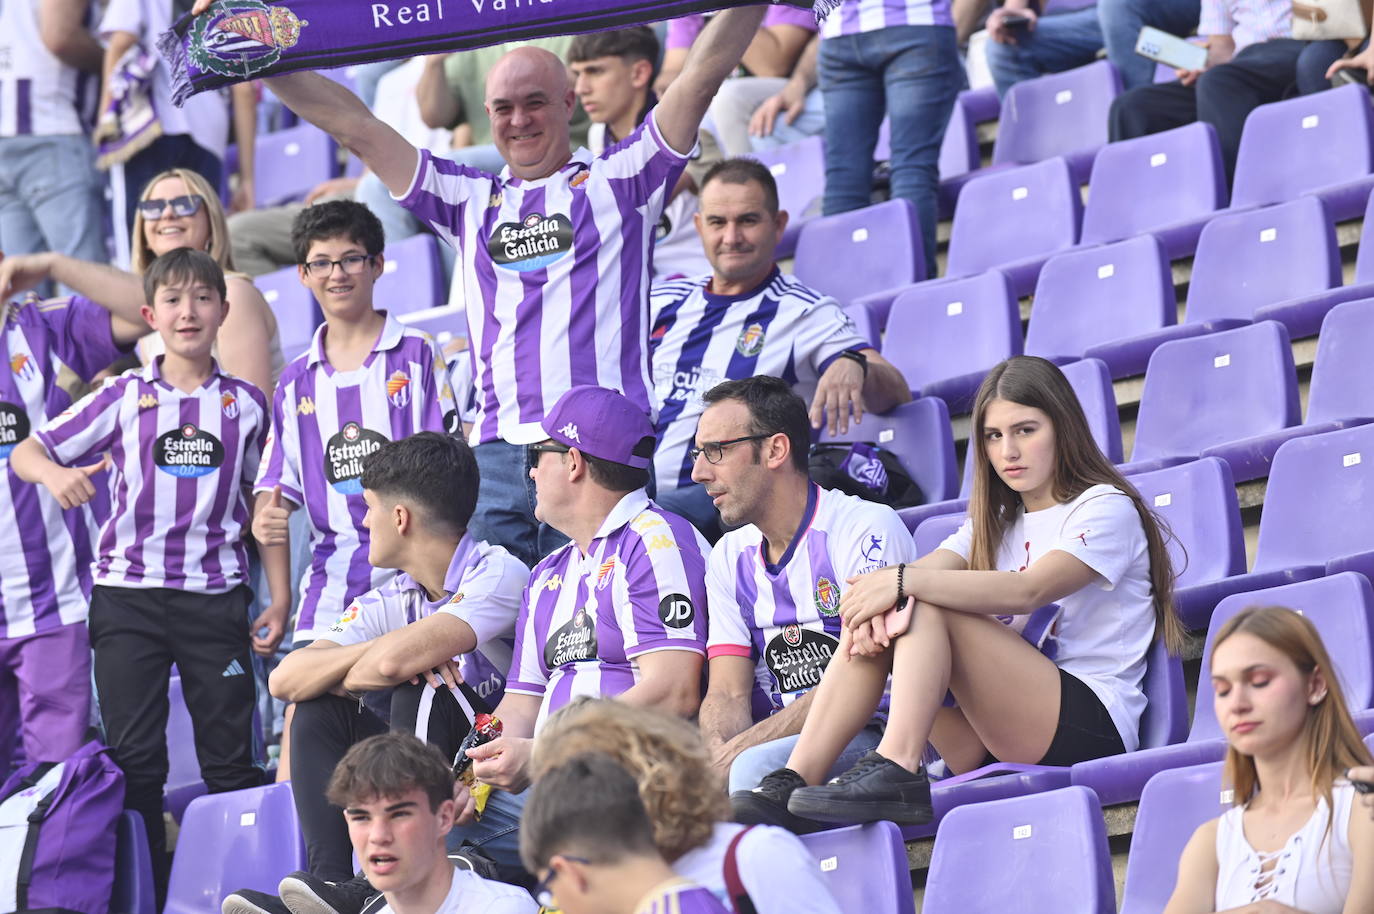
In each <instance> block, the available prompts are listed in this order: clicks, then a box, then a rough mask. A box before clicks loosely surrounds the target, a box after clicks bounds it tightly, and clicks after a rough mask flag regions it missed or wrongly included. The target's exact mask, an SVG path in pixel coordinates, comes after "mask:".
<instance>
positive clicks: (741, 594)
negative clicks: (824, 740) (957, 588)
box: [706, 484, 916, 721]
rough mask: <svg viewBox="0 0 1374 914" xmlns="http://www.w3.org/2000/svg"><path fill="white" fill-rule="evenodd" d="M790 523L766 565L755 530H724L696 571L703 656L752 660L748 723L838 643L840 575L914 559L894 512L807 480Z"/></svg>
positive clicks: (800, 684)
mask: <svg viewBox="0 0 1374 914" xmlns="http://www.w3.org/2000/svg"><path fill="white" fill-rule="evenodd" d="M800 529H801V532H800V533H798V534H797V536H796V537H794V538H793V539H792V543H791V545H789V546H788V547H787V551H786V552H785V553H783V555H782V559H781V560H780V561H779V562H778V563H777V564H776V565H769V564H768V562H767V554H766V551H765V548H766V547H765V544H764V541H763V533H762V532H761V531H760V530H759V528H758V527H757V526H755V525H753V524H750V525H749V526H747V527H741V528H740V529H738V530H732V531H730V532H729V533H727V534H725V536H724V537H722V538H721V540H720V542H718V543H716V546H715V549H713V550H712V551H711V562H710V565H709V566H708V568H707V571H706V590H707V594H708V599H709V600H710V603H711V638H710V646H709V648H708V651H707V656H708V657H720V656H731V657H749V658H752V659H753V660H754V661H755V662H756V666H755V672H754V693H753V695H752V697H751V700H750V706H751V709H752V711H753V715H754V720H755V721H760V720H763V719H764V718H765V717H768V716H769V715H770V714H773V713H775V712H777V711H780V710H782V709H783V708H784V707H786V706H787V705H789V704H791V703H792V702H793V701H795V700H797V699H798V698H800V697H801V696H802V695H804V694H805V693H806V692H808V691H809V690H810V689H811V688H812V687H814V686H815V685H816V684H817V683H819V682H820V681H821V674H822V673H823V672H824V671H825V667H826V665H827V664H828V663H829V662H830V658H831V656H832V655H833V654H834V652H835V650H836V648H837V647H838V646H839V643H840V628H841V622H840V594H841V593H842V592H843V591H844V587H845V581H846V580H848V579H849V578H851V577H853V576H854V575H856V574H863V573H864V572H866V571H872V570H874V569H875V568H883V567H885V566H887V565H891V564H892V563H894V562H914V561H915V560H916V544H915V543H914V542H913V541H912V539H911V534H910V533H909V532H908V531H907V529H906V525H905V524H903V523H902V520H901V518H900V517H898V516H897V512H896V511H894V510H892V509H891V508H889V507H888V506H886V505H880V504H877V503H875V502H871V501H864V500H863V499H862V498H857V497H855V496H853V495H845V494H844V493H843V492H836V491H834V490H832V489H822V488H821V487H820V486H817V485H814V484H813V485H812V486H811V488H810V494H809V495H808V496H807V499H806V511H805V513H804V514H803V515H802V522H801V527H800Z"/></svg>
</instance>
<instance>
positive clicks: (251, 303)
mask: <svg viewBox="0 0 1374 914" xmlns="http://www.w3.org/2000/svg"><path fill="white" fill-rule="evenodd" d="M185 247H189V248H195V249H196V250H200V251H206V252H208V253H209V254H210V256H211V257H213V258H215V261H216V262H217V263H218V264H219V265H220V267H221V268H222V269H223V270H224V271H225V282H226V285H227V286H228V301H229V303H230V305H231V307H230V308H229V314H228V316H227V317H226V318H225V320H224V325H223V327H221V328H220V333H219V341H218V343H217V344H216V350H215V354H216V357H217V358H218V359H219V362H220V365H221V367H223V368H224V370H225V371H227V372H228V373H229V374H232V375H236V376H237V377H240V378H243V379H244V380H245V381H249V382H250V383H252V384H254V385H256V386H257V387H258V389H260V390H261V391H262V392H263V393H264V394H266V395H267V396H268V397H269V398H270V397H271V395H272V390H273V388H274V387H275V385H276V379H277V375H279V374H280V373H281V369H282V364H283V359H282V352H281V344H280V343H279V342H278V340H277V320H276V317H275V316H274V315H273V314H272V309H271V308H269V307H268V305H267V301H266V300H265V299H264V298H263V297H262V293H261V292H259V291H258V290H257V288H256V287H255V286H254V285H253V281H252V280H251V279H250V278H249V277H248V276H246V275H244V274H242V273H236V272H233V258H232V256H231V254H230V246H229V230H228V228H227V226H226V224H225V218H224V209H223V207H222V206H221V205H220V201H219V196H218V195H217V194H216V193H215V191H214V190H213V188H211V187H210V185H209V183H208V182H207V181H206V180H205V179H204V178H203V177H201V176H200V175H199V174H197V173H196V172H194V171H190V170H188V169H185V168H173V169H171V170H170V171H165V172H163V173H162V174H160V175H157V176H156V177H154V178H153V180H152V181H150V182H148V186H147V187H145V188H144V189H143V193H142V195H141V197H140V199H139V203H138V212H137V214H136V215H135V217H134V239H133V251H132V261H133V262H132V267H133V272H131V273H130V272H125V271H124V270H120V269H117V268H115V267H112V266H109V265H106V264H101V263H92V262H90V261H86V260H77V259H76V258H73V257H68V256H66V255H65V254H56V253H42V254H25V255H21V256H18V257H6V258H5V259H4V260H0V301H7V300H9V299H11V298H13V297H14V296H15V295H16V294H17V293H19V292H21V291H23V290H25V289H31V288H33V287H34V286H36V285H38V284H39V283H41V282H42V281H43V280H45V279H48V278H52V279H54V280H56V281H57V282H58V283H61V284H62V285H63V286H65V287H67V288H70V289H72V290H73V291H75V292H76V293H77V294H78V295H82V296H85V297H86V298H89V299H91V300H92V301H95V302H99V303H100V304H101V305H104V306H105V307H106V308H108V309H109V310H110V311H111V312H113V313H114V314H116V315H117V316H118V317H121V318H123V319H125V320H129V321H133V322H135V323H138V324H142V323H143V317H142V315H141V313H140V309H141V308H142V306H143V305H144V303H145V302H144V295H143V283H142V280H141V279H140V276H141V275H142V273H143V271H144V270H145V269H146V268H147V266H148V264H150V263H152V262H153V261H154V260H155V259H157V257H159V256H160V255H162V254H165V253H167V252H168V251H172V250H176V249H177V248H185ZM160 343H161V339H160V338H159V337H157V335H156V334H153V335H152V336H150V337H145V338H144V341H143V343H142V345H141V346H140V353H139V354H140V356H141V357H142V358H143V360H144V361H147V360H149V359H151V358H153V357H154V356H156V355H158V354H159V352H158V350H157V346H158V344H160Z"/></svg>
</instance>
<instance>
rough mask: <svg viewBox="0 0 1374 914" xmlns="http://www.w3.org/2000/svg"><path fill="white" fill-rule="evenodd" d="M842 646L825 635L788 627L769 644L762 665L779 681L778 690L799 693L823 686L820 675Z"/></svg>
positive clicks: (796, 627)
mask: <svg viewBox="0 0 1374 914" xmlns="http://www.w3.org/2000/svg"><path fill="white" fill-rule="evenodd" d="M839 646H840V642H839V641H837V640H835V639H834V638H833V637H831V636H830V635H827V634H826V633H825V632H817V631H812V630H811V629H809V628H802V627H801V626H799V625H786V626H783V629H782V631H781V632H780V633H779V634H777V635H774V636H773V639H772V640H771V641H769V642H768V647H767V648H766V649H765V651H764V654H763V662H764V664H765V665H766V666H767V667H768V672H770V673H772V674H773V678H774V679H776V680H777V682H778V691H780V692H800V691H802V690H803V689H810V688H814V687H815V686H817V685H819V684H820V681H821V674H822V673H824V672H825V666H826V664H828V663H829V662H830V658H831V657H832V656H834V654H835V650H836V649H837V648H838V647H839Z"/></svg>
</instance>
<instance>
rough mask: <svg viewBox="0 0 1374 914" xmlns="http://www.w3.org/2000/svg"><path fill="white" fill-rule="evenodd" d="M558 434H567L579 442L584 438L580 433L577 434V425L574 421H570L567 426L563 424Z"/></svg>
mask: <svg viewBox="0 0 1374 914" xmlns="http://www.w3.org/2000/svg"><path fill="white" fill-rule="evenodd" d="M558 434H560V435H567V436H568V437H569V438H571V439H572V440H574V441H576V442H578V443H581V441H582V439H581V438H579V437H578V435H577V425H576V424H574V423H572V422H569V423H568V424H567V425H565V426H563V427H562V428H560V429H559V430H558Z"/></svg>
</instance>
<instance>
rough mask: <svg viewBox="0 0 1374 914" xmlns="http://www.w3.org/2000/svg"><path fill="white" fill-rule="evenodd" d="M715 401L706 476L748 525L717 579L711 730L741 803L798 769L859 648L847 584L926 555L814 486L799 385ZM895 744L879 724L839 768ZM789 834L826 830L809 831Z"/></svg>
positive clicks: (697, 471)
mask: <svg viewBox="0 0 1374 914" xmlns="http://www.w3.org/2000/svg"><path fill="white" fill-rule="evenodd" d="M703 400H704V401H705V403H706V409H705V411H704V412H703V413H702V414H701V420H700V422H698V424H697V433H696V445H695V447H693V448H692V455H693V469H692V478H693V479H695V480H696V481H698V482H700V483H703V484H704V485H705V487H706V493H707V494H708V495H709V496H710V497H711V499H712V501H713V502H714V504H715V506H716V509H717V510H718V511H719V512H720V516H721V520H722V521H724V522H725V523H727V524H730V525H743V526H740V527H739V529H736V530H732V531H731V532H729V533H727V534H725V536H724V537H723V538H722V539H721V541H720V542H719V543H717V544H716V547H715V549H713V550H712V551H711V561H710V564H709V567H708V569H707V572H706V588H707V599H708V600H709V601H710V604H711V639H710V643H709V645H708V647H707V658H708V663H709V664H710V667H709V674H710V675H709V677H708V686H707V691H706V697H705V698H704V699H703V700H702V703H701V730H702V735H703V736H704V737H705V739H706V743H707V747H708V748H709V749H710V750H711V751H712V753H713V755H714V762H715V764H716V766H717V767H718V768H719V769H720V771H721V773H722V774H725V773H726V772H728V773H729V781H730V789H731V790H732V791H736V790H741V789H747V788H751V787H754V786H755V785H758V784H760V782H763V785H764V786H763V787H760V788H759V789H760V790H762V789H764V787H766V786H767V784H768V783H769V782H768V780H767V778H766V776H769V777H771V776H772V774H776V773H777V769H782V768H784V766H785V765H786V763H787V756H788V754H789V752H790V751H791V747H792V745H793V744H794V743H795V742H796V738H797V735H798V734H799V733H801V727H802V723H803V722H804V721H805V720H806V714H807V711H808V709H809V708H810V706H811V692H812V689H813V688H814V687H815V686H816V685H817V684H819V683H820V681H821V675H822V673H824V671H825V667H826V665H827V664H828V663H829V662H830V659H831V657H832V656H834V655H835V654H836V653H837V652H839V651H841V650H844V649H846V648H847V646H848V639H847V638H845V639H842V638H841V633H842V628H843V626H842V624H841V620H840V614H839V610H840V594H841V592H842V591H843V589H844V587H845V586H846V583H847V581H848V580H849V579H850V578H851V577H853V576H854V575H857V574H863V573H864V572H866V571H872V570H873V569H875V568H881V567H883V566H885V565H890V564H892V563H894V562H911V561H915V559H916V545H915V543H914V542H912V539H911V534H910V533H909V532H907V529H906V526H905V525H904V524H903V523H902V520H901V518H899V517H898V516H897V512H896V511H894V510H892V509H891V508H889V507H887V506H886V505H881V504H877V503H875V502H870V501H864V500H863V499H860V498H856V497H855V496H852V495H845V494H843V493H841V492H836V491H833V490H830V489H822V488H821V487H819V486H817V485H816V484H815V483H813V482H812V481H811V479H810V477H809V475H808V472H807V469H808V468H807V451H808V446H809V444H810V435H811V425H810V422H809V421H808V417H807V412H806V403H805V402H804V401H803V400H802V399H801V398H800V397H798V396H797V395H796V394H794V393H793V392H792V390H791V389H790V387H789V386H788V384H787V382H785V381H783V380H781V379H779V378H771V377H753V378H745V379H743V380H739V381H726V382H724V383H723V384H719V385H717V386H715V387H713V388H711V389H710V390H708V391H707V392H706V393H705V395H704V396H703ZM876 621H877V622H878V624H879V625H882V620H881V619H878V620H876ZM881 735H882V733H881V729H880V724H879V722H878V720H877V719H875V721H874V723H873V724H871V725H870V726H869V727H867V728H865V729H864V730H862V731H861V732H860V733H859V735H858V736H857V737H855V738H854V741H853V742H851V743H850V744H849V747H848V748H847V749H846V750H845V752H844V753H842V758H844V759H845V760H846V761H845V762H843V763H837V768H838V769H839V770H845V767H846V766H847V765H849V764H852V763H853V762H854V761H856V760H857V759H858V758H859V756H861V755H863V754H864V753H865V752H867V751H869V750H871V749H873V748H874V747H876V746H877V744H878V740H879V738H880V737H881ZM732 799H733V798H732ZM736 812H737V813H738V812H739V806H738V805H737V806H736ZM749 821H757V820H756V819H755V820H749ZM775 824H779V825H786V826H788V827H789V828H792V829H793V830H794V831H799V832H805V831H809V830H814V828H815V826H814V825H813V824H812V823H808V822H806V820H803V819H797V820H796V821H795V822H786V823H783V822H777V823H775Z"/></svg>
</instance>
